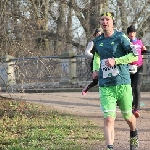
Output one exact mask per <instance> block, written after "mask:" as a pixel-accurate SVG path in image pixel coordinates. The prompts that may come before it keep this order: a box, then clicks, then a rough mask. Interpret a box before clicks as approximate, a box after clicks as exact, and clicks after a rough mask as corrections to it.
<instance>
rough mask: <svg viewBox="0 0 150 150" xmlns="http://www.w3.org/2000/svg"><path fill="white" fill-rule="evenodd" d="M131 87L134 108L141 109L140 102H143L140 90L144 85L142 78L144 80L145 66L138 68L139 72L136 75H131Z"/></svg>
mask: <svg viewBox="0 0 150 150" xmlns="http://www.w3.org/2000/svg"><path fill="white" fill-rule="evenodd" d="M130 77H131V86H132V93H133V106H134V108H135V110H139V109H140V101H141V94H140V89H141V85H142V78H143V66H140V67H138V69H137V72H136V73H135V74H131V75H130Z"/></svg>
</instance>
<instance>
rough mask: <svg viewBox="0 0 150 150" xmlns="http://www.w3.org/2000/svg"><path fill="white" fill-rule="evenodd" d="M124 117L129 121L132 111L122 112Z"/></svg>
mask: <svg viewBox="0 0 150 150" xmlns="http://www.w3.org/2000/svg"><path fill="white" fill-rule="evenodd" d="M122 116H123V118H124V119H125V120H126V121H128V120H130V118H131V117H132V112H128V113H122Z"/></svg>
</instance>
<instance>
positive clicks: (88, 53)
mask: <svg viewBox="0 0 150 150" xmlns="http://www.w3.org/2000/svg"><path fill="white" fill-rule="evenodd" d="M93 46H94V43H93V41H91V42H89V43H88V45H87V47H86V50H85V55H87V56H89V57H93V54H92V53H91V50H92V48H93Z"/></svg>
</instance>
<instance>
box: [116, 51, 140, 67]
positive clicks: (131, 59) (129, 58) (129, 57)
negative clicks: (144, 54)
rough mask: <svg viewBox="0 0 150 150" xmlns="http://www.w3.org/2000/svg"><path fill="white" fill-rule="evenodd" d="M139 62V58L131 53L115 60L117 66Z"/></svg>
mask: <svg viewBox="0 0 150 150" xmlns="http://www.w3.org/2000/svg"><path fill="white" fill-rule="evenodd" d="M137 60H138V56H136V55H134V54H133V53H129V54H127V55H125V56H122V57H119V58H115V62H116V65H119V64H129V63H132V62H134V61H137Z"/></svg>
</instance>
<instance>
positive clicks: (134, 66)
mask: <svg viewBox="0 0 150 150" xmlns="http://www.w3.org/2000/svg"><path fill="white" fill-rule="evenodd" d="M129 72H130V73H131V74H135V73H136V72H137V65H129Z"/></svg>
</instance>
